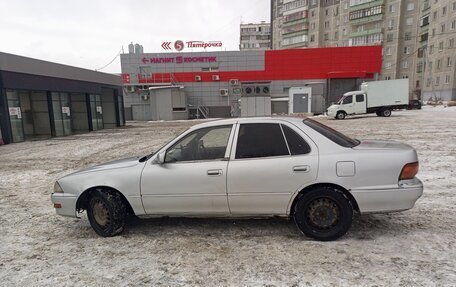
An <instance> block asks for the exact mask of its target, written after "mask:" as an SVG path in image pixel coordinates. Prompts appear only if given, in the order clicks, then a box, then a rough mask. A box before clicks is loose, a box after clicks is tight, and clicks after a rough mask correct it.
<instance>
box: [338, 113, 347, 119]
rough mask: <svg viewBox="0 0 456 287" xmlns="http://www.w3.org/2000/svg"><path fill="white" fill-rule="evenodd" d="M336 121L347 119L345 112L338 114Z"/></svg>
mask: <svg viewBox="0 0 456 287" xmlns="http://www.w3.org/2000/svg"><path fill="white" fill-rule="evenodd" d="M336 119H338V120H343V119H345V113H344V112H337V114H336Z"/></svg>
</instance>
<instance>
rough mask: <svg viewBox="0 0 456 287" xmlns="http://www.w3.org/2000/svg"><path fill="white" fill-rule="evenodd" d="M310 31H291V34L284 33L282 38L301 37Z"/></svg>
mask: <svg viewBox="0 0 456 287" xmlns="http://www.w3.org/2000/svg"><path fill="white" fill-rule="evenodd" d="M307 33H308V29H303V30H299V31H291V32H282V36H284V37H287V38H291V37H295V36H300V35H307Z"/></svg>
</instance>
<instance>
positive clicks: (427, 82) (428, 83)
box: [426, 78, 431, 87]
mask: <svg viewBox="0 0 456 287" xmlns="http://www.w3.org/2000/svg"><path fill="white" fill-rule="evenodd" d="M430 86H431V78H427V79H426V87H430Z"/></svg>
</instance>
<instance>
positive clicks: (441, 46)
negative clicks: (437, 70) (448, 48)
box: [439, 42, 443, 52]
mask: <svg viewBox="0 0 456 287" xmlns="http://www.w3.org/2000/svg"><path fill="white" fill-rule="evenodd" d="M442 51H443V42H440V43H439V52H442Z"/></svg>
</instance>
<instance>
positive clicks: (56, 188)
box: [54, 181, 63, 193]
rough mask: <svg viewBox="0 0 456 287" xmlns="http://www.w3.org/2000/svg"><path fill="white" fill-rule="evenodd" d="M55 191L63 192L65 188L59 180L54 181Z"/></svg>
mask: <svg viewBox="0 0 456 287" xmlns="http://www.w3.org/2000/svg"><path fill="white" fill-rule="evenodd" d="M54 193H63V189H62V188H61V187H60V184H59V183H58V182H57V181H56V182H55V183H54Z"/></svg>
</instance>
